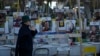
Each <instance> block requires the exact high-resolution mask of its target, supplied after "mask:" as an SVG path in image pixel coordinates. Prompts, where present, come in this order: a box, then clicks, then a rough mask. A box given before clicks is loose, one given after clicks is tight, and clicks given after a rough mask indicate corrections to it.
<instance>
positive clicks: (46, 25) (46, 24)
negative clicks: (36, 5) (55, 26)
mask: <svg viewBox="0 0 100 56" xmlns="http://www.w3.org/2000/svg"><path fill="white" fill-rule="evenodd" d="M51 27H52V26H51V21H42V31H43V32H45V31H50V30H51Z"/></svg>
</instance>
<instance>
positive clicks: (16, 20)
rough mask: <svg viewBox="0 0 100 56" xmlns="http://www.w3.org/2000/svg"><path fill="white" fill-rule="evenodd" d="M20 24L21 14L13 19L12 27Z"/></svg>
mask: <svg viewBox="0 0 100 56" xmlns="http://www.w3.org/2000/svg"><path fill="white" fill-rule="evenodd" d="M20 25H21V16H18V17H16V18H15V19H14V27H20Z"/></svg>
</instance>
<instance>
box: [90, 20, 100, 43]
mask: <svg viewBox="0 0 100 56" xmlns="http://www.w3.org/2000/svg"><path fill="white" fill-rule="evenodd" d="M99 26H100V23H99V22H90V34H89V35H90V41H93V42H97V41H100V40H99V39H100V38H99V36H100V35H99V34H100V30H99V29H100V28H99Z"/></svg>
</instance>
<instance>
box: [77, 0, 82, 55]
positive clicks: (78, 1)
mask: <svg viewBox="0 0 100 56" xmlns="http://www.w3.org/2000/svg"><path fill="white" fill-rule="evenodd" d="M77 3H78V15H79V24H80V34H82V30H83V29H82V18H81V14H80V0H77ZM80 40H81V41H80V56H82V54H83V53H82V36H81V37H80Z"/></svg>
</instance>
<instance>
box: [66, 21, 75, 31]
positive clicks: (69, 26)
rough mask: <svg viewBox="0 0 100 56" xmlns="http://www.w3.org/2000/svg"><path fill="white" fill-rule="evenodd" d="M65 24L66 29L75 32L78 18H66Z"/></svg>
mask: <svg viewBox="0 0 100 56" xmlns="http://www.w3.org/2000/svg"><path fill="white" fill-rule="evenodd" d="M65 24H66V25H65V27H66V31H68V32H73V30H74V28H75V27H76V20H66V21H65Z"/></svg>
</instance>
